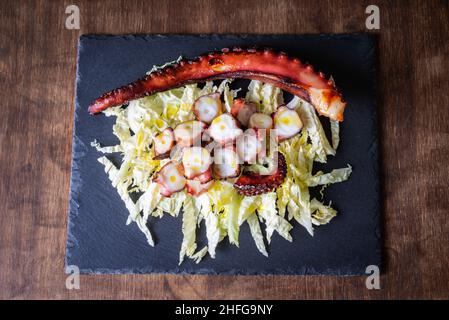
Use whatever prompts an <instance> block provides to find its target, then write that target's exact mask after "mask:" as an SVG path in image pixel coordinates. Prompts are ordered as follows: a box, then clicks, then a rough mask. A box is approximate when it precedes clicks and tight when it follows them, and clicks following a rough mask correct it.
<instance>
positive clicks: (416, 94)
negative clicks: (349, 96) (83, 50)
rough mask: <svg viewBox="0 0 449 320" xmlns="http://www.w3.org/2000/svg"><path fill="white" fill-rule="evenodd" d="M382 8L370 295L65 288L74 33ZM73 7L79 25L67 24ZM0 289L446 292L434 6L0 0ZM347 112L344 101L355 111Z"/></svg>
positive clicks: (443, 154) (183, 279)
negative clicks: (379, 200) (378, 262)
mask: <svg viewBox="0 0 449 320" xmlns="http://www.w3.org/2000/svg"><path fill="white" fill-rule="evenodd" d="M374 2H375V3H376V4H377V5H378V6H379V7H380V11H381V29H380V30H379V31H377V32H376V33H377V34H378V35H379V61H380V63H379V93H378V97H379V117H380V132H381V139H380V141H381V165H382V189H383V191H382V194H383V199H384V205H383V207H384V208H383V209H384V210H383V211H384V212H383V220H384V223H383V224H384V239H385V243H384V253H385V257H386V262H387V263H386V270H385V273H384V274H383V275H382V277H381V287H382V288H381V290H367V289H366V287H365V278H364V277H343V278H338V277H316V276H315V277H310V276H308V277H305V276H283V277H280V276H246V277H240V276H239V277H237V276H219V277H215V276H168V275H144V276H142V275H123V276H106V275H101V276H82V277H81V289H80V290H73V291H70V290H67V289H66V288H65V278H66V276H65V274H64V272H63V268H64V253H65V240H66V224H67V207H68V190H69V174H70V160H71V134H72V122H73V99H74V80H75V72H76V43H77V39H78V37H79V35H80V34H83V33H107V34H111V33H112V34H122V33H290V34H294V33H298V34H303V33H322V32H324V33H338V32H358V31H361V32H364V31H366V30H365V18H366V14H365V8H366V6H367V5H369V4H371V3H374ZM72 3H75V4H77V5H78V6H79V8H80V11H81V29H80V30H75V31H74V30H66V29H65V26H64V23H65V18H66V15H65V8H66V6H67V5H69V4H72ZM0 7H1V9H0V80H1V83H2V90H1V93H0V97H1V100H0V101H1V103H2V107H1V110H2V112H1V116H0V146H1V149H0V161H1V164H2V165H1V167H0V177H1V181H0V298H9V299H11V298H12V299H26V298H56V299H66V298H69V299H79V298H85V299H110V298H123V299H137V298H146V299H156V298H159V299H173V298H192V299H214V298H230V299H234V298H247V299H252V298H255V299H265V298H272V299H304V298H313V299H323V298H331V299H352V298H365V299H379V298H436V299H441V298H449V285H448V283H449V219H448V214H449V193H448V190H449V183H448V181H449V180H448V176H449V169H448V165H447V162H446V161H448V160H449V94H448V92H449V76H448V74H449V70H448V69H449V68H448V67H449V63H448V57H449V52H448V51H449V49H448V48H449V46H448V45H447V42H448V40H449V24H448V21H449V8H448V2H447V1H444V0H441V1H360V2H356V1H351V0H347V1H344V0H339V1H317V0H313V1H274V0H271V1H238V0H236V1H223V0H221V1H187V0H180V1H79V0H78V1H1V6H0ZM354 107H356V106H354Z"/></svg>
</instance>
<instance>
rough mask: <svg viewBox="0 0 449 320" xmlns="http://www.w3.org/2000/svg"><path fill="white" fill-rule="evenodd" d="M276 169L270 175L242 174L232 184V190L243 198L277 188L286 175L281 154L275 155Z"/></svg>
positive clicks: (285, 167) (283, 158)
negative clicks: (276, 159)
mask: <svg viewBox="0 0 449 320" xmlns="http://www.w3.org/2000/svg"><path fill="white" fill-rule="evenodd" d="M277 157H278V167H277V170H276V171H275V172H274V173H273V174H271V175H260V174H257V173H245V174H242V175H241V176H240V177H239V178H238V179H237V180H236V182H235V183H234V188H235V189H236V190H237V192H238V193H239V194H241V195H243V196H256V195H259V194H263V193H267V192H270V191H272V190H274V189H275V188H277V187H279V186H280V185H281V184H282V182H284V179H285V176H286V175H287V164H286V162H285V157H284V155H283V154H282V153H280V152H278V153H277Z"/></svg>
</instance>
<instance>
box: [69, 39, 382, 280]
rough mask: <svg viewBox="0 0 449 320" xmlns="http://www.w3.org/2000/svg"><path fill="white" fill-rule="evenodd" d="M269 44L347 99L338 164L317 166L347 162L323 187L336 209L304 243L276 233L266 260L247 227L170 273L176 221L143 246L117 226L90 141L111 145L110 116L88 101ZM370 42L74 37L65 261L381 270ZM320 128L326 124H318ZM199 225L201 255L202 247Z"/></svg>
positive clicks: (99, 265) (106, 267) (93, 269)
mask: <svg viewBox="0 0 449 320" xmlns="http://www.w3.org/2000/svg"><path fill="white" fill-rule="evenodd" d="M253 45H257V46H267V47H272V48H275V49H277V50H282V51H285V52H287V53H289V54H291V55H293V56H297V57H299V58H301V59H302V60H303V61H308V62H310V63H312V64H313V65H314V66H315V67H316V68H317V69H318V70H322V71H323V72H325V73H326V74H331V75H332V76H333V77H334V79H335V81H336V83H337V84H338V86H339V88H340V90H341V92H342V93H343V95H344V97H345V99H346V100H347V102H348V107H347V110H346V112H345V121H344V123H343V124H342V130H341V143H340V147H339V150H338V152H337V155H336V157H330V158H329V161H328V163H327V164H326V165H324V166H320V169H321V168H323V169H325V170H331V169H333V168H339V167H344V166H346V164H348V163H350V164H351V165H352V166H353V173H352V176H351V178H350V179H349V181H347V182H344V183H339V184H335V185H332V186H330V187H329V188H327V189H326V192H325V198H324V199H325V201H326V202H328V201H329V200H332V203H333V206H334V207H335V208H336V209H337V210H338V211H339V214H338V216H337V217H336V218H335V219H334V220H333V221H332V222H331V223H330V224H328V225H324V226H321V227H318V228H316V230H315V236H314V237H311V236H309V235H308V234H307V232H306V230H305V229H304V228H303V227H301V226H300V225H298V224H297V223H295V222H293V224H294V229H293V230H292V232H291V234H292V236H293V239H294V241H293V242H292V243H289V242H287V241H285V240H284V239H282V238H281V237H280V236H279V235H277V234H276V233H275V234H274V235H273V239H272V243H271V245H270V246H269V254H270V256H269V258H265V257H264V256H262V255H261V254H260V253H259V252H258V251H257V249H256V246H255V244H254V241H253V239H252V238H251V235H250V232H249V228H248V227H247V226H246V224H245V225H244V226H243V227H242V228H241V232H240V248H236V247H234V246H232V247H231V246H230V245H229V244H228V241H227V239H225V241H223V242H222V243H220V245H219V247H218V248H217V257H216V259H211V258H210V257H209V256H207V257H206V258H205V259H204V260H203V261H202V262H201V263H200V264H198V265H197V264H195V263H194V262H192V261H190V260H189V259H187V261H185V262H184V263H183V264H181V265H180V266H178V257H179V249H180V246H181V241H182V233H181V217H179V218H172V217H169V216H167V217H164V218H163V219H151V220H150V229H151V231H152V233H153V235H154V237H155V240H156V242H157V244H156V246H155V247H154V248H151V247H150V246H148V244H147V242H146V239H145V236H144V235H143V234H142V233H141V232H140V231H139V229H138V227H137V226H136V225H135V224H131V225H129V226H126V225H125V221H126V219H127V216H128V212H127V211H126V209H125V206H124V204H123V203H122V201H121V200H120V198H119V196H118V194H117V192H116V190H115V189H114V188H113V187H112V186H111V183H110V182H109V179H108V177H107V176H106V174H105V172H104V170H103V166H102V165H101V164H100V163H98V162H97V161H96V159H97V158H98V157H99V156H101V155H100V154H99V153H98V152H97V151H96V150H95V149H94V148H92V147H90V142H91V141H93V140H94V139H98V140H99V141H101V142H102V143H103V144H106V145H108V144H114V143H116V142H117V141H116V139H115V137H114V136H113V134H112V125H113V123H114V121H115V118H113V117H111V118H107V117H105V116H104V115H99V116H94V117H93V116H90V115H89V114H88V112H87V107H88V105H89V103H90V102H91V101H92V100H93V99H94V98H96V97H98V96H99V95H101V94H102V93H103V92H105V91H109V90H111V89H113V88H116V87H118V86H122V85H123V84H126V83H128V82H131V81H134V80H135V79H137V78H140V77H141V76H143V75H144V74H145V72H146V71H147V70H150V69H151V68H152V66H153V65H161V64H164V63H165V62H168V61H172V60H174V59H176V58H177V57H178V56H179V55H181V54H182V55H183V56H185V57H189V58H193V57H195V56H197V55H199V54H202V53H205V52H208V51H211V50H215V49H220V48H223V47H232V46H245V47H247V46H253ZM375 52H376V50H375V41H374V39H372V37H370V36H368V35H364V34H349V35H307V36H294V35H260V36H259V35H257V36H256V35H245V36H236V35H224V36H220V35H204V36H185V35H167V36H162V35H147V36H143V35H139V36H134V35H129V36H94V35H88V36H82V37H81V38H80V40H79V47H78V73H77V82H76V106H75V128H74V134H73V162H72V176H71V189H70V209H69V223H68V237H67V252H66V264H67V265H76V266H78V267H79V268H80V271H81V273H200V274H332V275H357V274H363V273H364V272H365V269H366V267H367V266H368V265H373V264H374V265H379V264H380V233H379V208H380V205H379V188H378V186H379V182H378V164H377V159H378V154H377V152H378V151H377V130H376V128H377V124H376V119H377V116H376V97H375V79H376V78H375V77H376V72H375V66H376V55H375ZM323 122H324V123H326V121H323ZM204 229H205V228H204V226H203V227H202V229H201V232H200V234H199V235H198V236H199V238H200V239H199V248H201V247H202V244H205V243H206V242H205V230H204Z"/></svg>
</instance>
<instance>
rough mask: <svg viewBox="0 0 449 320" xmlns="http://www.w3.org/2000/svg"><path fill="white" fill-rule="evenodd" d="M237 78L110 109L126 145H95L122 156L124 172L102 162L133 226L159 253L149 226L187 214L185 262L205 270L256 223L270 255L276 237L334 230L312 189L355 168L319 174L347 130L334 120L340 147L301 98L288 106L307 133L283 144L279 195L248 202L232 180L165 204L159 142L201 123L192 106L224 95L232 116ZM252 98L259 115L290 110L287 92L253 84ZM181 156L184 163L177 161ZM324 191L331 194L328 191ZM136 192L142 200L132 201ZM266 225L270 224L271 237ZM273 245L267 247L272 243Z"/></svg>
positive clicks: (261, 246) (256, 235)
mask: <svg viewBox="0 0 449 320" xmlns="http://www.w3.org/2000/svg"><path fill="white" fill-rule="evenodd" d="M231 82H232V80H231V79H227V80H224V81H222V82H221V83H220V84H219V85H218V86H216V85H214V83H213V82H211V81H210V82H207V83H206V84H205V85H204V86H203V87H202V88H200V87H199V86H197V85H196V84H191V85H186V86H184V87H181V88H176V89H172V90H168V91H165V92H162V93H156V94H154V95H151V96H147V97H144V98H141V99H137V100H134V101H131V102H130V103H129V105H128V106H127V107H126V108H123V107H120V106H119V107H113V108H109V109H106V110H105V111H103V113H104V114H105V115H106V116H115V117H116V122H115V124H114V126H113V133H114V135H115V136H116V137H117V138H118V140H119V144H117V145H113V146H102V145H101V144H100V143H99V142H98V141H96V140H94V141H93V142H92V143H91V145H92V147H93V148H95V149H96V150H97V151H98V152H100V153H103V154H111V153H120V154H121V155H122V156H123V158H122V164H121V166H120V167H119V168H117V167H115V166H114V164H113V163H112V162H111V161H110V160H109V159H108V158H106V157H105V156H102V157H100V158H99V159H98V161H99V162H100V163H101V164H103V165H104V170H105V172H106V173H107V175H108V177H109V179H110V180H111V183H112V185H113V187H114V188H116V189H117V192H118V194H119V196H120V198H121V199H122V200H123V202H124V204H125V206H126V209H127V210H128V212H129V216H128V220H127V222H126V223H127V224H130V223H131V222H135V223H136V224H137V226H138V228H139V229H140V230H141V231H142V233H143V234H144V236H145V237H146V240H147V242H148V244H149V245H150V246H154V245H155V243H154V239H153V237H152V235H151V232H150V229H149V225H150V223H151V219H154V218H162V217H163V216H164V215H166V214H169V215H172V216H174V217H177V216H178V215H179V214H180V213H182V233H183V241H182V243H181V247H180V253H179V263H182V262H183V261H184V259H185V258H186V257H187V258H190V259H192V260H193V261H194V262H196V263H199V262H200V261H201V260H202V259H203V258H204V257H205V256H206V255H207V254H209V256H210V257H211V258H215V256H216V250H217V247H218V244H219V243H220V242H221V241H223V239H224V238H226V237H228V240H229V242H230V244H232V245H235V246H239V231H240V226H241V225H243V223H245V222H246V223H248V226H249V228H250V232H251V235H252V237H253V239H254V241H255V244H256V247H257V249H258V250H259V251H260V253H261V254H263V255H264V256H268V251H267V248H266V243H267V244H269V243H270V242H271V239H272V237H273V235H274V234H275V233H277V234H278V235H279V236H281V237H283V238H284V239H286V240H288V241H292V236H291V235H290V230H291V229H292V228H293V224H294V223H295V222H296V223H299V224H300V225H302V226H303V227H305V228H306V230H307V231H308V232H309V233H310V234H311V235H313V226H319V225H322V224H326V223H329V221H330V220H331V219H332V218H333V217H335V216H336V214H337V211H336V210H335V209H333V208H332V207H331V206H330V204H329V205H325V204H323V203H322V202H320V201H319V200H317V199H315V198H313V199H311V197H310V194H309V188H310V187H315V186H323V188H324V187H325V186H327V185H329V184H332V183H337V182H342V181H345V180H347V179H348V178H349V176H350V174H351V172H352V168H351V166H349V165H348V167H346V168H340V169H334V170H332V171H331V172H329V173H324V172H321V171H319V172H317V173H315V174H312V170H313V163H314V162H315V161H318V162H326V161H327V157H328V156H329V155H334V154H335V150H336V149H337V147H338V144H339V123H338V122H334V121H331V124H330V126H331V127H330V128H331V134H332V145H331V144H330V143H329V141H328V139H327V137H326V135H325V133H324V129H323V127H322V124H321V122H320V119H319V117H318V115H317V114H316V112H315V110H314V108H313V107H312V106H311V105H310V104H309V103H307V102H305V101H304V100H302V99H301V98H299V97H296V96H295V97H294V98H293V99H292V100H291V101H290V102H289V103H288V104H287V106H288V107H289V108H290V109H292V110H296V111H297V112H298V114H299V116H300V118H301V120H302V122H303V124H304V130H302V132H301V134H299V135H297V136H295V137H293V138H291V139H288V140H286V141H284V142H282V143H280V144H279V146H278V148H279V151H280V152H282V153H283V154H284V156H285V159H286V163H287V176H286V178H285V180H284V182H283V184H282V185H281V186H279V187H278V188H277V189H276V190H274V191H273V192H269V193H265V194H261V195H257V196H253V197H245V196H241V195H239V194H238V193H237V191H236V190H235V188H234V187H233V185H232V182H231V181H226V180H215V181H214V183H213V185H212V187H211V188H210V189H209V190H208V191H207V192H205V193H203V194H201V195H199V196H197V197H193V196H191V195H189V194H188V193H187V192H185V191H181V192H177V193H174V194H173V195H172V196H171V197H163V196H161V195H160V193H159V185H158V184H157V183H155V182H153V179H152V178H153V175H154V173H155V172H157V171H158V170H159V169H160V168H161V167H162V166H163V165H164V164H165V163H166V162H167V161H169V160H153V157H154V152H153V148H152V144H153V139H154V137H155V135H157V134H158V133H160V132H161V131H162V130H164V129H165V128H167V127H172V128H174V127H175V126H176V125H177V124H179V123H181V122H184V121H188V120H192V119H194V114H193V112H192V105H193V103H194V101H195V100H196V99H197V98H198V97H200V96H201V95H204V94H209V93H212V92H219V93H220V94H222V95H223V100H224V103H223V106H224V109H225V110H226V111H227V112H229V111H230V110H231V106H232V101H233V99H234V98H235V97H236V96H237V92H238V91H239V90H231V89H230V87H229V84H230V83H231ZM246 99H247V100H248V101H251V102H254V103H255V104H256V105H257V108H258V110H259V112H264V113H267V114H271V113H272V112H274V111H275V110H276V109H277V108H278V107H279V106H280V105H282V104H283V103H284V101H283V94H282V90H280V89H279V88H277V87H275V86H272V85H270V84H266V83H262V82H260V81H251V82H250V84H249V87H248V91H247V93H246ZM174 157H175V158H176V157H179V154H178V155H174ZM248 169H249V170H252V171H263V170H266V168H265V167H263V166H260V165H257V164H255V165H253V166H252V167H250V168H248ZM321 191H323V189H322V190H321ZM132 193H135V194H136V196H137V195H140V197H138V199H137V201H133V200H132V198H131V196H130V195H131V194H132ZM201 221H204V225H205V227H206V237H207V241H208V244H207V245H206V246H204V247H203V248H202V249H200V250H197V247H198V246H197V243H196V232H197V228H199V227H200V226H201V225H200V223H201ZM260 223H263V224H264V228H265V236H264V234H263V233H262V229H261V225H260ZM265 241H266V243H265Z"/></svg>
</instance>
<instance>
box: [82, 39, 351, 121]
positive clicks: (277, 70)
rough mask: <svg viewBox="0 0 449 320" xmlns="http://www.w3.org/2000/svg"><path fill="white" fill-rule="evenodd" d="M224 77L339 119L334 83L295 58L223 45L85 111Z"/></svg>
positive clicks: (341, 103) (109, 94)
mask: <svg viewBox="0 0 449 320" xmlns="http://www.w3.org/2000/svg"><path fill="white" fill-rule="evenodd" d="M226 78H243V79H251V80H259V81H263V82H267V83H271V84H273V85H275V86H278V87H279V88H281V89H282V90H285V91H287V92H290V93H291V94H293V95H297V96H299V97H301V98H303V99H304V100H306V101H308V102H310V103H311V104H312V105H313V106H314V107H315V108H316V110H317V111H318V113H320V114H321V115H324V116H326V117H329V118H330V119H332V120H336V121H343V112H344V109H345V106H346V102H344V100H343V98H342V96H341V94H340V93H339V92H338V91H337V88H336V87H335V84H334V82H333V81H332V80H331V79H327V78H326V77H325V76H324V74H323V73H321V72H316V71H315V70H314V69H313V68H312V66H310V65H308V64H304V63H302V62H301V61H300V60H299V59H297V58H292V57H289V56H287V55H286V54H285V53H277V52H274V51H273V50H271V49H264V50H256V49H241V48H233V49H232V50H231V49H227V48H225V49H222V51H221V52H211V53H209V54H205V55H202V56H199V57H198V58H196V59H194V60H181V61H179V62H177V63H173V64H171V65H168V66H166V67H164V68H162V69H158V70H156V71H154V72H151V73H149V74H148V75H146V76H145V77H144V78H142V79H139V80H137V81H135V82H133V83H130V84H128V85H126V86H123V87H121V88H118V89H115V90H112V91H110V92H107V93H105V94H103V95H102V96H101V97H100V98H98V99H96V100H95V101H93V103H92V104H91V105H90V106H89V112H90V113H91V114H95V113H98V112H101V111H103V110H105V109H106V108H109V107H112V106H118V105H122V104H124V103H127V102H129V101H131V100H134V99H138V98H141V97H143V96H145V95H151V94H154V93H157V92H162V91H166V90H169V89H173V88H177V87H180V86H183V85H185V84H189V83H197V82H204V81H208V80H216V79H226Z"/></svg>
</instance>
